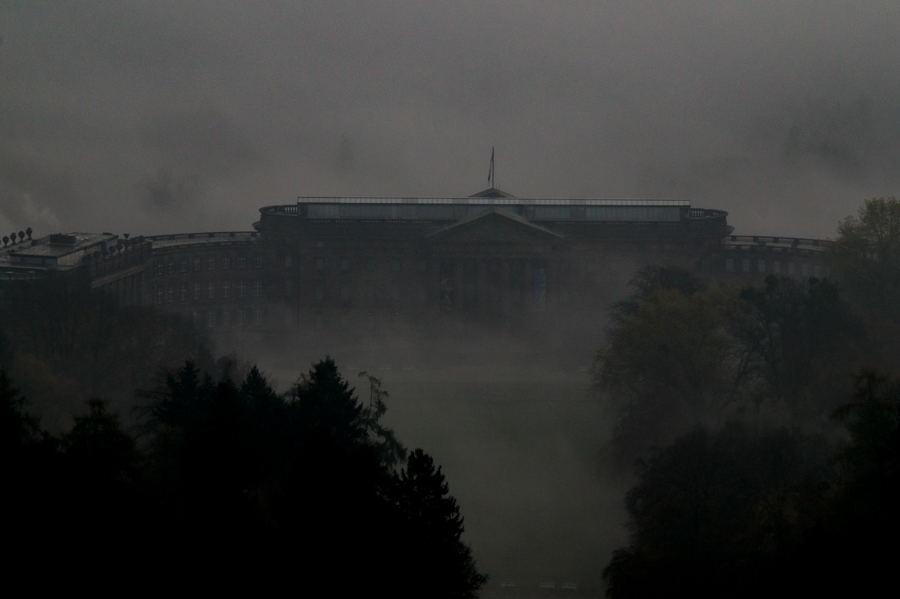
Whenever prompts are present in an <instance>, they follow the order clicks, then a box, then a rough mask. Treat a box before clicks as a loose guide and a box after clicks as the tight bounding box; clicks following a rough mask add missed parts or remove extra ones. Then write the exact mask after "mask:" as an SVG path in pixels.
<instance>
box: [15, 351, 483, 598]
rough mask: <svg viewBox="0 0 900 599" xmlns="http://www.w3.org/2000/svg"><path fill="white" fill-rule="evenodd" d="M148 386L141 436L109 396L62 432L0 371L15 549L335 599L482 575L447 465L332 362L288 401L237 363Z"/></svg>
mask: <svg viewBox="0 0 900 599" xmlns="http://www.w3.org/2000/svg"><path fill="white" fill-rule="evenodd" d="M224 366H225V368H224V370H223V372H222V373H221V376H220V377H219V378H218V380H214V379H213V378H212V377H211V376H209V375H208V374H206V373H204V372H202V371H201V370H199V369H198V368H197V366H196V365H195V364H194V363H193V362H192V361H188V362H187V363H186V364H184V366H183V367H182V368H180V369H178V370H177V371H173V372H170V373H169V374H167V375H165V376H164V378H163V379H162V380H161V381H160V382H159V384H158V385H157V386H156V387H155V388H153V389H152V390H150V391H146V392H143V393H141V402H140V403H141V406H140V412H141V418H140V423H141V434H140V435H139V436H138V437H135V436H133V435H132V434H130V433H129V431H128V430H126V429H125V427H123V426H122V424H121V423H120V422H119V419H118V416H117V414H115V413H113V412H110V411H109V409H108V407H107V405H106V403H105V402H104V401H102V400H97V399H95V400H91V401H90V402H89V405H88V412H87V413H86V414H84V415H81V416H77V417H75V419H74V426H73V427H72V428H71V429H70V430H69V431H67V432H65V433H63V434H61V435H59V436H54V435H51V434H50V433H48V432H46V431H44V430H42V429H41V428H40V423H39V421H38V419H37V418H35V417H33V416H30V415H29V414H28V411H27V406H26V403H25V399H24V398H23V397H22V396H21V394H20V393H19V392H18V390H17V389H16V388H15V386H14V384H13V381H12V380H11V379H10V378H9V376H8V375H7V372H6V370H5V369H3V370H0V427H2V432H0V439H2V444H3V445H2V448H0V452H2V454H0V467H2V476H3V488H4V499H5V500H6V510H5V513H6V522H5V523H4V531H5V533H6V535H5V536H6V539H7V543H8V544H9V543H10V542H13V543H14V544H15V546H16V548H17V549H16V552H17V555H18V558H17V559H19V560H25V559H27V560H29V561H30V560H34V562H36V563H38V564H42V565H45V566H47V567H50V568H51V569H52V567H51V566H52V565H55V564H58V563H64V564H67V565H77V566H79V567H82V568H84V571H85V572H87V571H91V570H92V569H96V568H98V567H100V568H102V569H103V571H104V572H107V576H115V575H117V574H119V573H122V572H126V571H127V572H129V573H132V574H133V575H134V576H136V577H137V578H135V579H134V580H141V581H147V580H152V581H154V582H168V581H171V582H176V581H177V582H179V583H183V582H184V581H191V582H193V583H199V584H203V585H204V588H210V589H223V588H234V586H235V585H245V584H248V585H253V586H256V587H265V586H267V585H274V584H290V585H291V588H295V589H298V590H299V591H301V594H302V592H303V591H306V592H313V594H316V595H317V594H318V593H320V592H328V593H329V594H334V595H335V596H341V595H346V593H348V592H363V591H365V592H367V593H372V592H378V591H382V592H387V593H389V594H388V596H398V597H407V596H408V597H412V596H415V597H421V596H429V597H473V596H475V592H476V591H477V589H478V588H479V587H480V586H481V585H482V584H483V583H484V581H485V577H484V576H483V575H482V574H481V573H479V572H478V570H477V569H476V566H475V563H474V561H473V559H472V556H471V552H470V550H469V547H468V546H467V545H465V544H464V543H463V542H462V541H461V540H460V535H461V533H462V532H463V521H462V517H461V516H460V513H459V508H458V506H457V504H456V501H455V500H454V499H453V497H452V496H451V495H450V494H449V489H448V485H447V483H446V481H445V479H444V476H443V474H442V473H441V469H440V467H437V466H436V465H435V464H434V462H433V460H432V458H431V457H429V456H428V455H427V454H426V453H424V452H423V451H422V450H420V449H417V450H415V451H413V452H411V453H408V452H407V450H406V449H405V448H404V447H403V446H402V445H401V444H400V443H399V442H398V441H397V439H396V438H395V437H394V434H393V432H392V431H391V430H389V429H386V428H385V427H384V426H382V424H381V423H380V420H381V416H382V415H383V414H384V411H385V405H384V397H385V395H386V394H385V393H384V392H383V391H382V390H381V388H380V384H379V382H378V381H377V379H374V378H369V382H370V385H371V389H370V397H369V400H368V401H367V402H365V403H364V402H361V401H360V400H359V399H358V398H357V396H356V394H355V392H354V391H353V389H351V388H350V387H349V384H348V383H347V381H345V380H344V379H343V378H342V377H341V376H340V374H339V372H338V370H337V367H336V365H335V364H334V362H333V361H332V360H330V359H326V360H324V361H322V362H319V363H317V364H315V365H314V366H313V368H312V369H311V370H310V371H309V372H308V374H306V375H304V376H303V377H301V379H300V380H299V381H298V382H297V383H296V384H295V385H293V386H292V387H291V389H290V391H289V392H288V393H286V394H278V393H276V392H275V391H274V390H273V388H272V387H271V386H270V384H269V383H268V382H267V380H266V379H265V377H263V376H262V374H261V373H260V372H259V371H258V370H257V369H256V368H255V367H254V368H251V369H250V370H249V371H248V372H247V373H246V374H245V375H244V376H239V375H238V374H237V373H236V372H235V369H234V367H233V366H234V365H233V362H230V361H225V362H224Z"/></svg>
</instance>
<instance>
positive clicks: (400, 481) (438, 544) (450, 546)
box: [394, 449, 487, 598]
mask: <svg viewBox="0 0 900 599" xmlns="http://www.w3.org/2000/svg"><path fill="white" fill-rule="evenodd" d="M394 496H395V498H396V505H397V507H398V508H399V511H400V516H401V518H402V521H403V524H404V527H405V529H406V535H408V538H409V539H410V541H411V542H410V544H409V547H410V548H414V551H412V552H407V553H408V555H407V559H406V565H407V568H408V570H407V571H408V572H409V575H410V577H409V579H408V580H407V583H406V584H407V588H408V590H409V592H410V593H414V592H415V590H416V589H417V588H419V589H422V588H431V589H434V591H433V592H432V593H430V595H429V596H431V597H467V598H474V597H476V596H477V595H476V592H475V591H476V590H477V589H478V588H480V587H481V586H482V585H483V584H484V583H485V582H486V581H487V577H486V576H484V575H483V574H481V573H480V572H478V570H477V569H476V567H475V561H474V560H473V559H472V550H471V549H470V548H469V547H468V546H467V545H465V544H464V543H462V541H461V540H460V536H461V535H462V533H463V518H462V516H461V515H460V513H459V506H458V505H457V504H456V500H455V499H454V498H453V497H452V496H451V495H450V489H449V487H448V485H447V483H446V481H445V479H444V475H443V474H441V468H440V466H438V467H437V468H435V465H434V460H433V459H432V458H431V456H429V455H428V454H426V453H424V452H423V451H422V450H421V449H416V450H415V451H414V452H413V453H412V454H411V455H410V456H409V460H408V461H407V465H406V468H404V469H402V470H401V471H400V474H399V476H398V477H397V478H396V487H395V490H394Z"/></svg>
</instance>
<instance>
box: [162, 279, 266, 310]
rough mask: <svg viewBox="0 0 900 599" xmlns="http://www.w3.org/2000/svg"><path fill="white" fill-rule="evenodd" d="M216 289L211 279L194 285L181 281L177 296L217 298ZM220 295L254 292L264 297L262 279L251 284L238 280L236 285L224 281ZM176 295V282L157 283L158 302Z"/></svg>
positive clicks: (227, 295) (236, 295) (196, 298)
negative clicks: (167, 283)
mask: <svg viewBox="0 0 900 599" xmlns="http://www.w3.org/2000/svg"><path fill="white" fill-rule="evenodd" d="M216 289H217V285H216V284H215V283H213V282H212V281H210V282H209V283H207V284H202V285H201V284H200V283H194V284H193V286H189V284H188V283H181V285H180V286H179V287H178V289H177V294H178V295H177V297H178V299H179V300H180V301H182V302H186V301H188V299H195V300H199V299H215V298H216ZM219 289H220V295H219V297H222V298H228V297H232V296H234V297H247V293H250V294H252V296H253V297H262V281H259V280H256V281H253V282H252V283H251V284H249V285H248V284H246V283H245V282H244V281H242V280H241V281H238V283H237V285H235V286H234V287H232V286H231V282H230V281H224V282H223V283H222V285H221V287H219ZM175 297H176V287H175V285H174V284H169V285H168V286H166V285H157V286H156V303H157V304H162V303H163V302H165V301H168V302H174V301H175Z"/></svg>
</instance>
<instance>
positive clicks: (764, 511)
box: [594, 199, 900, 598]
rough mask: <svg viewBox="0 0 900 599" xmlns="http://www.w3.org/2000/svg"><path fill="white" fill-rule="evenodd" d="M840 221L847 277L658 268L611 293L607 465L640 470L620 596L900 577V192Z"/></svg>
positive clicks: (794, 590)
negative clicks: (740, 283) (701, 275)
mask: <svg viewBox="0 0 900 599" xmlns="http://www.w3.org/2000/svg"><path fill="white" fill-rule="evenodd" d="M839 233H840V236H839V238H838V239H837V240H835V242H834V243H833V244H832V245H831V246H830V247H829V249H828V253H827V255H826V260H827V261H828V265H829V266H830V269H831V271H832V274H833V275H834V280H818V279H809V280H806V281H796V280H793V279H789V278H779V277H774V276H770V277H768V278H766V279H765V281H764V282H762V283H760V284H758V285H751V286H745V287H727V286H708V285H707V284H705V283H704V282H703V281H700V280H698V279H696V278H695V277H694V276H693V275H692V274H691V273H689V272H687V271H683V270H680V269H676V268H668V267H650V268H645V269H644V270H642V271H641V272H640V273H638V276H637V277H636V279H635V281H634V287H635V293H634V294H633V295H632V297H631V298H629V299H628V300H626V301H624V302H622V303H620V304H619V305H618V306H616V308H615V310H614V313H613V319H612V324H611V326H610V329H609V337H608V342H607V344H606V345H605V346H604V347H603V348H602V349H601V350H600V351H599V352H598V355H597V357H596V360H595V364H594V388H595V390H596V391H597V392H598V394H599V395H600V397H601V398H602V400H603V401H604V403H605V405H606V406H607V407H608V409H609V413H610V415H611V416H612V418H613V419H614V423H615V426H614V430H613V434H612V440H611V442H610V443H609V446H608V447H607V448H606V450H605V451H604V453H603V459H604V463H605V464H606V465H607V466H611V467H613V468H617V469H619V470H620V471H623V470H624V469H627V468H628V467H629V466H630V465H631V464H635V463H636V466H637V468H636V474H637V481H636V484H635V485H634V486H633V487H632V488H631V490H630V491H629V492H628V494H627V499H626V506H627V509H628V513H629V524H628V527H629V532H630V542H629V545H628V546H627V547H624V548H621V549H619V550H617V551H616V552H615V553H614V555H613V558H612V560H611V562H610V563H609V564H608V566H607V567H606V568H605V570H604V578H605V579H606V583H607V594H608V595H609V596H611V597H614V598H631V597H659V596H664V595H671V594H672V593H677V594H679V595H685V596H688V595H689V596H694V597H760V596H772V595H775V596H788V595H790V596H796V595H800V594H810V593H816V592H818V593H822V594H827V595H828V596H833V595H835V594H838V593H846V594H848V595H849V594H857V593H860V592H868V591H871V590H874V589H876V588H879V587H884V585H888V586H887V587H886V588H890V587H891V586H892V585H893V580H892V575H893V565H894V564H896V560H897V558H898V557H900V551H898V550H897V549H896V546H895V544H894V543H893V540H894V539H896V537H897V535H898V533H900V528H898V513H900V512H898V507H897V506H898V505H900V379H894V378H893V377H896V375H897V373H898V372H900V358H898V354H897V350H898V346H900V344H898V340H900V335H898V332H900V328H898V324H900V313H898V312H897V310H896V307H897V306H898V305H900V268H898V267H900V204H898V202H897V201H896V200H893V199H889V200H884V199H881V200H872V201H869V202H866V204H865V206H864V207H863V208H862V209H861V210H860V213H859V215H858V217H855V218H848V219H846V220H845V221H843V222H842V223H841V226H840V228H839ZM845 289H846V290H847V291H846V293H845V292H844V290H845Z"/></svg>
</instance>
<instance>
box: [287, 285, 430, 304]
mask: <svg viewBox="0 0 900 599" xmlns="http://www.w3.org/2000/svg"><path fill="white" fill-rule="evenodd" d="M284 283H285V295H287V296H290V295H291V289H292V288H291V282H290V281H285V282H284ZM390 293H391V299H392V300H394V301H400V300H401V299H402V295H403V294H402V293H401V291H400V287H398V286H397V285H393V286H391V292H390ZM364 294H365V295H364V297H365V299H366V301H367V302H369V303H373V302H374V301H375V287H374V286H372V285H367V286H366V288H365V291H364ZM427 296H428V289H427V287H426V286H425V285H424V284H422V285H419V287H418V298H419V301H425V299H426V297H427ZM314 297H315V299H316V301H317V302H324V301H325V288H324V287H322V286H321V285H319V286H317V287H316V288H315V290H314ZM351 297H352V293H351V288H350V285H341V288H340V298H341V302H342V303H345V304H346V303H349V302H350V299H351Z"/></svg>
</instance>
